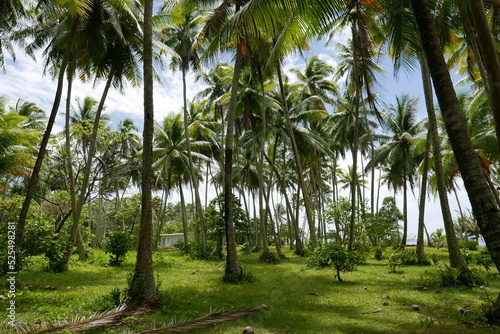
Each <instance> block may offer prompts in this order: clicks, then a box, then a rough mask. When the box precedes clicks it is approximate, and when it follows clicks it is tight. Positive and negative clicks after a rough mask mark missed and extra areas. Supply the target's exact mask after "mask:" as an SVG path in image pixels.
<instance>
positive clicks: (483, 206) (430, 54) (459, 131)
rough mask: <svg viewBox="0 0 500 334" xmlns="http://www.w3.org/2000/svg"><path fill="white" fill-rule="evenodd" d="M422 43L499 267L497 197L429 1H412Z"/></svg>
mask: <svg viewBox="0 0 500 334" xmlns="http://www.w3.org/2000/svg"><path fill="white" fill-rule="evenodd" d="M411 6H412V9H413V14H414V17H415V20H416V22H417V27H418V30H419V34H420V36H421V38H420V40H421V43H422V47H423V50H424V52H425V56H426V59H427V64H428V66H429V72H430V73H431V77H432V80H433V83H434V89H435V91H436V96H437V98H438V102H439V105H440V107H441V114H442V115H443V120H444V122H445V124H446V130H447V133H448V137H449V139H450V143H451V146H452V148H453V152H454V153H455V157H456V159H457V164H458V167H459V168H460V172H461V174H462V179H463V180H464V185H465V188H466V190H467V193H468V195H469V200H470V202H471V207H472V209H473V212H474V214H475V216H476V218H477V220H478V225H479V227H480V229H481V231H483V232H484V234H483V236H484V239H485V242H486V245H487V247H488V250H489V251H490V254H491V255H492V258H493V261H494V263H495V265H496V266H497V268H500V241H499V238H500V226H498V224H496V223H495V222H498V221H499V219H500V210H499V209H498V205H497V204H496V200H495V196H494V194H493V193H492V191H491V189H490V188H489V185H488V182H487V180H486V178H485V175H484V172H483V170H482V167H481V165H480V162H479V159H478V157H477V154H476V152H475V150H474V147H473V145H472V141H471V139H470V136H469V132H468V130H467V125H466V122H465V119H464V117H463V115H462V112H461V108H460V105H459V102H458V99H457V95H456V93H455V91H454V88H453V84H452V81H451V77H450V74H449V72H448V70H447V68H446V63H445V60H444V56H443V51H442V49H441V46H440V43H439V39H438V34H437V31H436V26H435V23H434V18H433V16H432V14H431V12H430V8H429V6H428V4H427V2H426V1H421V0H411ZM493 313H494V314H495V315H496V316H500V298H498V299H497V302H496V305H495V311H494V312H493Z"/></svg>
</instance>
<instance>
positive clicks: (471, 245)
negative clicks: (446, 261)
mask: <svg viewBox="0 0 500 334" xmlns="http://www.w3.org/2000/svg"><path fill="white" fill-rule="evenodd" d="M458 246H459V247H460V248H462V249H467V250H470V251H475V250H477V246H478V243H477V241H476V240H465V239H462V240H460V241H459V242H458Z"/></svg>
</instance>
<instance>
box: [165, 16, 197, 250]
mask: <svg viewBox="0 0 500 334" xmlns="http://www.w3.org/2000/svg"><path fill="white" fill-rule="evenodd" d="M171 12H172V14H176V15H177V17H178V18H179V19H178V20H177V21H176V22H174V23H173V25H169V26H166V27H164V28H163V29H162V34H164V35H165V40H164V43H165V45H166V46H168V47H170V48H171V49H172V50H173V51H174V52H175V53H176V55H177V56H178V58H177V57H172V60H171V63H170V67H171V68H172V69H173V70H175V69H176V68H179V69H180V70H181V73H182V97H183V103H184V132H185V134H184V137H185V138H186V148H187V153H188V159H189V170H190V172H191V178H190V180H191V182H192V183H193V187H194V195H195V203H196V213H197V218H198V220H199V221H200V225H201V242H202V252H203V253H205V252H206V251H207V244H206V242H207V240H206V228H205V219H204V216H203V208H202V205H201V200H200V192H199V183H198V178H197V177H195V167H194V164H193V157H192V154H191V143H190V136H189V134H188V128H189V120H188V116H189V110H188V101H187V96H186V93H187V87H186V74H187V72H188V70H189V68H190V67H194V68H196V67H198V64H199V57H198V54H197V51H198V50H197V48H196V47H195V46H194V45H193V44H194V43H195V40H196V35H197V34H198V32H199V30H200V28H201V24H202V23H203V16H201V15H199V13H198V12H197V11H195V10H193V9H191V8H186V7H182V6H179V7H176V6H174V7H173V8H172V9H171ZM186 247H187V243H186Z"/></svg>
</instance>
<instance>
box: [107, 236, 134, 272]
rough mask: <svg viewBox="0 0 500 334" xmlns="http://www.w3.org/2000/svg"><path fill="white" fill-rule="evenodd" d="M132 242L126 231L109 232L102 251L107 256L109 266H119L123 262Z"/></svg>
mask: <svg viewBox="0 0 500 334" xmlns="http://www.w3.org/2000/svg"><path fill="white" fill-rule="evenodd" d="M131 246H132V241H131V238H130V235H129V233H128V232H126V231H112V232H109V233H108V235H107V238H106V240H105V242H104V251H105V252H106V253H108V254H110V255H109V257H110V260H109V264H110V265H111V266H119V265H121V264H122V263H123V261H124V260H125V255H126V254H127V252H128V251H129V250H130V248H131Z"/></svg>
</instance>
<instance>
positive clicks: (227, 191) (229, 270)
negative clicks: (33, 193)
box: [224, 5, 243, 282]
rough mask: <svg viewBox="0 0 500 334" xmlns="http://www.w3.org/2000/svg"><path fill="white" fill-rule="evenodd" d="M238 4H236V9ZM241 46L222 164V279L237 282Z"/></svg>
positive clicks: (232, 88) (239, 270) (238, 52)
mask: <svg viewBox="0 0 500 334" xmlns="http://www.w3.org/2000/svg"><path fill="white" fill-rule="evenodd" d="M238 10H239V5H237V6H236V11H238ZM241 48H242V46H241V45H238V46H237V48H236V60H235V63H234V73H233V81H232V84H231V99H230V104H229V110H228V112H227V131H226V143H225V164H224V223H225V226H226V247H227V257H226V272H225V277H224V280H225V281H226V282H238V281H240V280H241V279H242V277H243V270H242V268H241V267H240V265H239V263H238V253H237V250H236V237H235V231H234V220H233V140H234V122H235V113H236V103H237V98H238V82H239V78H240V71H241V69H242V67H243V51H242V49H241Z"/></svg>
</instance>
